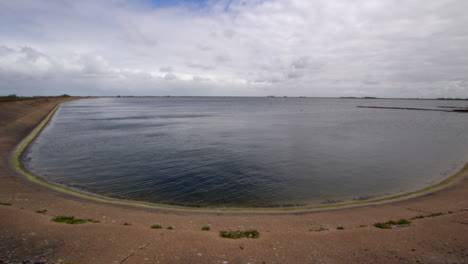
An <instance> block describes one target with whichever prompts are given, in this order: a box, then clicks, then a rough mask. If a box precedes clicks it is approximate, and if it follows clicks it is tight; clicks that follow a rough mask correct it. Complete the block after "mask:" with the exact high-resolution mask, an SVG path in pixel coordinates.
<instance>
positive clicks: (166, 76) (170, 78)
mask: <svg viewBox="0 0 468 264" xmlns="http://www.w3.org/2000/svg"><path fill="white" fill-rule="evenodd" d="M175 79H177V76H176V75H175V74H173V73H168V74H166V75H164V80H167V81H172V80H175Z"/></svg>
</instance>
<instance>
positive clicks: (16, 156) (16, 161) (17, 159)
mask: <svg viewBox="0 0 468 264" xmlns="http://www.w3.org/2000/svg"><path fill="white" fill-rule="evenodd" d="M59 107H60V104H58V105H57V106H55V108H54V109H53V110H52V111H51V112H50V113H49V114H48V115H47V117H46V118H45V119H44V120H42V122H41V123H40V124H39V125H38V126H37V127H36V128H34V129H33V131H32V132H31V133H30V134H29V135H28V136H27V137H26V138H25V139H24V140H23V141H22V142H21V143H20V145H19V146H18V147H17V148H16V150H15V152H14V153H13V166H14V168H15V169H16V170H17V171H18V172H19V173H21V174H23V175H24V176H26V177H27V178H28V179H29V180H31V181H33V182H35V183H38V184H41V185H43V186H46V187H48V188H51V189H54V190H56V191H59V192H63V193H67V194H71V195H74V196H78V197H82V198H87V199H91V200H94V201H100V202H106V203H112V204H118V205H131V206H139V207H146V208H154V209H162V210H170V211H185V212H205V213H217V212H224V213H302V212H303V213H306V212H314V211H326V210H336V209H342V208H350V207H358V206H366V205H377V204H384V203H389V202H396V201H401V200H406V199H409V198H415V197H418V196H422V195H424V194H427V193H430V192H434V191H437V190H440V189H442V188H443V187H445V186H447V185H449V184H451V183H454V182H455V181H457V180H459V179H461V178H462V177H463V176H464V175H465V174H468V163H467V164H465V166H464V167H463V168H462V169H461V170H460V171H459V172H458V173H456V174H455V175H453V176H452V177H450V178H447V179H445V180H443V181H442V182H440V183H438V184H436V185H432V186H429V187H426V188H423V189H421V190H419V191H415V192H410V193H406V194H401V195H396V196H392V197H387V198H382V199H378V200H369V201H359V202H352V203H345V204H336V205H326V206H319V207H290V208H197V207H196V208H192V207H183V206H175V205H164V204H154V203H145V202H136V201H127V200H117V199H112V198H108V197H103V196H99V195H96V194H88V193H85V192H81V191H77V190H73V189H71V188H67V187H64V186H62V185H58V184H54V183H51V182H48V181H46V180H44V179H42V178H41V177H38V176H37V175H35V174H33V173H31V172H29V171H27V170H26V168H25V167H24V166H23V164H22V163H21V158H22V156H23V153H24V151H25V150H26V149H27V148H28V146H29V144H31V143H32V142H33V141H34V140H35V139H36V138H37V137H38V136H39V134H40V133H41V132H42V130H43V129H44V128H45V127H46V125H47V124H48V123H49V121H50V120H51V119H52V117H53V116H54V114H55V113H56V112H57V110H58V109H59Z"/></svg>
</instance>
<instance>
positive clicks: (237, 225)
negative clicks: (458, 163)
mask: <svg viewBox="0 0 468 264" xmlns="http://www.w3.org/2000/svg"><path fill="white" fill-rule="evenodd" d="M72 99H73V98H42V99H34V100H24V101H14V102H2V103H0V183H1V184H0V219H1V225H0V241H1V243H0V263H2V264H3V263H15V264H16V263H83V264H84V263H125V264H127V263H214V264H229V263H251V264H254V263H255V264H257V263H259V264H262V263H468V173H467V170H466V168H465V172H464V175H463V176H462V177H461V178H460V179H459V180H457V181H456V182H455V183H453V184H451V185H449V186H447V187H445V188H443V189H442V190H439V191H436V192H432V193H429V194H426V195H423V196H420V197H417V198H412V199H408V200H404V201H398V202H392V203H388V204H383V205H369V206H365V207H358V208H348V209H339V210H328V211H323V212H309V213H288V214H274V213H270V214H252V213H193V212H177V211H168V210H166V211H163V210H158V209H150V208H142V207H137V206H127V205H116V204H109V203H105V202H99V201H93V200H90V199H86V198H81V197H77V196H73V195H70V194H66V193H62V192H58V191H54V190H51V189H49V188H47V187H45V186H42V185H39V184H37V183H34V182H31V181H29V180H28V179H27V178H26V177H24V176H23V175H21V174H19V173H18V172H17V171H16V170H15V168H14V166H13V165H12V162H11V156H12V153H13V151H14V149H15V147H16V146H17V145H18V143H19V142H20V141H21V140H22V139H23V138H24V137H26V136H27V135H28V134H29V133H30V132H31V130H32V129H33V128H34V127H35V126H36V125H37V124H38V123H39V122H40V121H41V120H42V119H44V118H45V117H46V116H47V114H48V113H49V112H50V111H51V110H52V109H53V108H54V107H55V106H56V105H57V103H60V102H64V101H67V100H72ZM438 213H442V214H440V215H438ZM431 215H432V216H431ZM57 216H74V217H75V218H79V219H93V220H96V221H99V222H97V223H93V222H87V223H84V224H73V225H72V224H66V223H60V222H54V221H51V220H52V219H53V218H55V217H57ZM418 216H427V217H423V218H417V217H418ZM400 219H407V220H410V221H411V224H410V225H409V226H407V225H402V226H395V228H390V229H379V228H376V227H374V226H373V224H374V223H376V222H387V221H390V220H395V221H397V220H400ZM152 225H160V226H161V227H162V228H160V229H152V228H151V226H152ZM169 226H171V227H173V228H172V229H168V228H167V227H169ZM206 226H208V227H210V228H209V229H210V230H207V231H206V230H205V231H203V230H202V227H206ZM339 227H342V228H339ZM251 229H253V230H257V231H258V232H259V234H260V237H259V238H256V239H252V238H250V239H249V238H242V239H227V238H222V237H220V235H219V231H224V230H233V231H235V230H251Z"/></svg>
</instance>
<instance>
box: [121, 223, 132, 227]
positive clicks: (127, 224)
mask: <svg viewBox="0 0 468 264" xmlns="http://www.w3.org/2000/svg"><path fill="white" fill-rule="evenodd" d="M123 225H124V226H131V225H132V224H130V223H124V224H123Z"/></svg>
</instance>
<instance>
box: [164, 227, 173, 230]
mask: <svg viewBox="0 0 468 264" xmlns="http://www.w3.org/2000/svg"><path fill="white" fill-rule="evenodd" d="M166 229H169V230H172V229H174V228H173V227H172V226H168V227H167V228H166Z"/></svg>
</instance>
